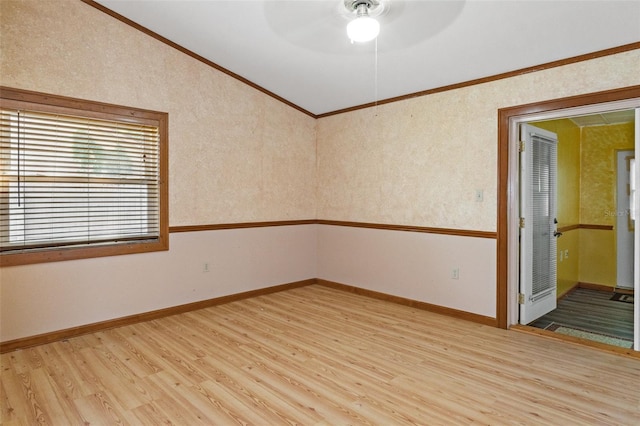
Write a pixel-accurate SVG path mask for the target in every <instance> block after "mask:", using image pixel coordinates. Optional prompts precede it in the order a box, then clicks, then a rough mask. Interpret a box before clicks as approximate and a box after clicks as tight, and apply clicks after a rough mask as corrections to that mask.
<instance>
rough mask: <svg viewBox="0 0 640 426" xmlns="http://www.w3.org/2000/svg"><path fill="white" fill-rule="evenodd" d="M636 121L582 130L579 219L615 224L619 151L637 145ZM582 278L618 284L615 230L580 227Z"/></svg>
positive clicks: (581, 220) (594, 222)
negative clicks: (635, 135)
mask: <svg viewBox="0 0 640 426" xmlns="http://www.w3.org/2000/svg"><path fill="white" fill-rule="evenodd" d="M634 146H635V145H634V125H633V123H627V124H618V125H608V126H593V127H584V128H583V129H582V152H581V164H582V166H581V182H582V184H581V186H580V199H581V203H580V222H581V223H583V224H590V225H610V226H615V224H616V217H615V215H614V214H611V212H615V211H616V197H615V188H616V151H617V150H621V149H633V148H634ZM580 245H581V250H582V251H581V256H580V281H581V282H586V283H594V284H602V285H606V286H611V287H615V285H616V239H615V230H611V231H608V230H596V229H581V230H580Z"/></svg>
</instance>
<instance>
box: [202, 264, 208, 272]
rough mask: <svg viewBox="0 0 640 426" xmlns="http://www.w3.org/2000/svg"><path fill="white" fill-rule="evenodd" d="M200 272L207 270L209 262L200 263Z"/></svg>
mask: <svg viewBox="0 0 640 426" xmlns="http://www.w3.org/2000/svg"><path fill="white" fill-rule="evenodd" d="M202 272H209V262H204V264H203V265H202Z"/></svg>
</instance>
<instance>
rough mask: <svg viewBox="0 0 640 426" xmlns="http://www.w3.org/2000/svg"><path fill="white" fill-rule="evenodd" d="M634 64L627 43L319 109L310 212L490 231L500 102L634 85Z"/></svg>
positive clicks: (639, 56)
mask: <svg viewBox="0 0 640 426" xmlns="http://www.w3.org/2000/svg"><path fill="white" fill-rule="evenodd" d="M639 65H640V50H635V51H631V52H626V53H622V54H618V55H613V56H607V57H603V58H599V59H595V60H591V61H588V62H579V63H575V64H571V65H567V66H563V67H559V68H552V69H549V70H546V71H540V72H535V73H529V74H525V75H521V76H518V77H513V78H509V79H503V80H498V81H494V82H490V83H485V84H478V85H474V86H471V87H466V88H461V89H457V90H450V91H447V92H443V93H438V94H433V95H428V96H423V97H419V98H413V99H409V100H406V101H402V102H397V103H393V104H388V105H380V106H377V107H373V108H369V109H366V110H359V111H354V112H350V113H345V114H341V115H336V116H329V117H326V118H322V119H320V120H319V121H318V130H317V131H318V161H319V169H318V170H319V175H318V216H319V217H321V218H323V219H333V220H348V221H364V222H375V223H392V224H408V225H415V226H431V227H444V228H455V229H471V230H482V231H495V230H496V223H497V215H496V212H497V194H496V190H497V167H498V166H497V145H498V144H497V141H498V115H497V111H498V109H499V108H504V107H510V106H515V105H523V104H528V103H532V102H535V101H545V100H550V99H556V98H562V97H567V96H572V95H578V94H584V93H590V92H597V91H601V90H608V89H612V88H619V87H626V86H632V85H637V84H640V73H639V72H638V69H639V68H638V66H639ZM478 190H481V191H483V201H482V202H478V201H476V199H475V195H476V192H477V191H478Z"/></svg>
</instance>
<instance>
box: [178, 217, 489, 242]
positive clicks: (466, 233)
mask: <svg viewBox="0 0 640 426" xmlns="http://www.w3.org/2000/svg"><path fill="white" fill-rule="evenodd" d="M293 225H332V226H349V227H352V228H369V229H383V230H388V231H405V232H422V233H425V234H441V235H454V236H460V237H476V238H490V239H496V238H497V236H498V234H497V233H496V232H491V231H474V230H469V229H451V228H432V227H427V226H411V225H389V224H382V223H366V222H347V221H340V220H324V219H303V220H281V221H272V222H241V223H220V224H210V225H187V226H170V227H169V232H170V233H178V232H200V231H219V230H222V229H245V228H265V227H270V226H293Z"/></svg>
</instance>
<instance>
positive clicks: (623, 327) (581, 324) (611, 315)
mask: <svg viewBox="0 0 640 426" xmlns="http://www.w3.org/2000/svg"><path fill="white" fill-rule="evenodd" d="M611 296H613V293H611V292H606V291H598V290H591V289H586V288H576V289H575V290H572V291H571V292H570V293H569V294H567V295H566V296H564V297H563V298H561V299H560V300H558V307H557V308H556V309H555V310H553V311H551V312H550V313H548V314H546V315H544V316H542V317H541V318H539V319H537V320H536V321H534V322H533V323H531V324H530V325H531V326H533V327H537V328H546V327H548V326H549V325H550V324H551V323H554V322H555V323H557V324H562V325H567V326H570V327H576V328H579V329H582V330H587V331H592V332H594V333H601V334H606V335H609V336H614V337H619V338H621V339H626V340H630V341H633V303H624V302H616V301H613V300H610V299H611Z"/></svg>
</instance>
